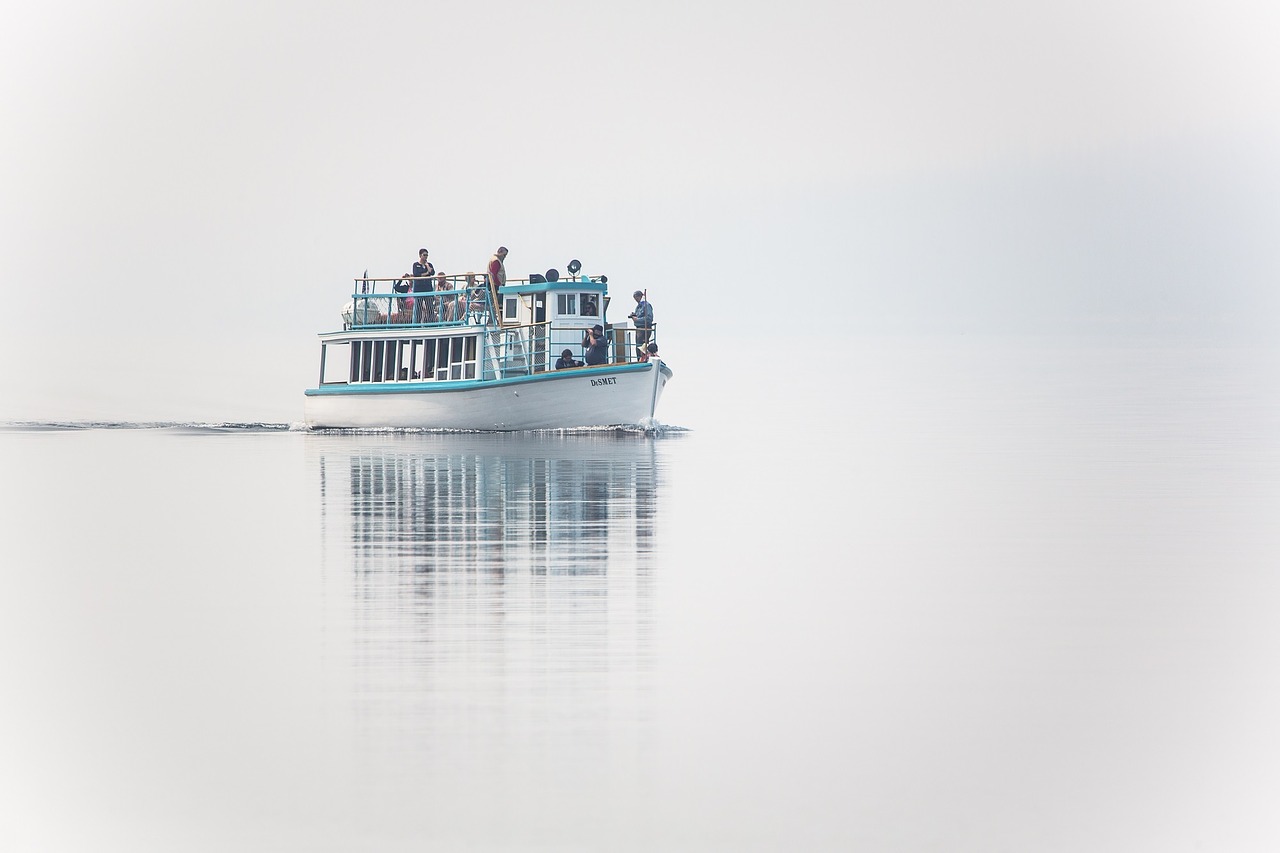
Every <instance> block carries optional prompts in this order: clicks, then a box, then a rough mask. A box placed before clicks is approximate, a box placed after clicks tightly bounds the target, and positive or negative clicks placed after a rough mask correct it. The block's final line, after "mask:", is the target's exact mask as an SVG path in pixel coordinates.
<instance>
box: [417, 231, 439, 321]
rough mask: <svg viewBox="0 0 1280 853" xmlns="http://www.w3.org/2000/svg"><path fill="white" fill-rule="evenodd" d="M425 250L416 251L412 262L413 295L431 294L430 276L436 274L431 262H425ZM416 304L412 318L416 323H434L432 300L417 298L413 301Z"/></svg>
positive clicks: (434, 315) (433, 301) (434, 307)
mask: <svg viewBox="0 0 1280 853" xmlns="http://www.w3.org/2000/svg"><path fill="white" fill-rule="evenodd" d="M427 254H428V252H427V250H426V249H419V250H418V260H416V261H414V262H413V292H414V293H423V294H425V293H430V292H431V276H433V275H435V274H436V268H435V267H433V266H432V265H431V261H429V260H427ZM414 302H415V303H417V304H416V305H415V306H414V307H415V309H416V313H417V316H416V317H415V318H414V321H415V322H418V323H434V322H435V321H436V306H435V300H434V299H428V298H424V297H422V296H419V297H417V298H416V299H415V300H414Z"/></svg>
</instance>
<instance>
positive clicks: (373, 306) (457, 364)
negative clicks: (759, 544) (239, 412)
mask: <svg viewBox="0 0 1280 853" xmlns="http://www.w3.org/2000/svg"><path fill="white" fill-rule="evenodd" d="M567 269H568V271H569V272H568V274H567V275H566V276H564V277H561V275H560V273H559V271H558V270H555V269H550V270H547V272H546V273H545V274H542V273H535V274H531V275H530V276H529V277H528V278H523V279H509V280H507V281H506V282H505V284H502V285H501V286H497V287H495V286H494V283H493V282H492V281H490V278H489V276H488V275H487V274H485V273H463V274H460V275H443V274H440V275H436V276H433V277H431V280H430V283H429V286H430V287H431V289H430V290H428V291H426V292H402V291H403V290H404V289H405V288H406V287H407V282H409V281H415V283H416V286H417V287H418V289H421V288H422V286H423V285H424V282H423V281H422V280H420V279H419V280H412V279H410V278H409V277H408V276H401V277H399V278H369V277H368V274H367V273H366V274H365V275H364V276H362V277H360V278H356V279H355V280H354V287H353V288H352V293H351V296H350V299H349V301H348V302H347V303H346V304H345V305H344V306H343V308H342V310H341V312H340V314H341V318H342V328H341V329H338V330H335V331H331V332H323V333H321V334H320V336H319V337H320V371H319V380H318V384H317V385H316V386H315V387H314V388H308V389H306V392H305V395H306V397H305V414H304V420H305V424H306V426H307V428H308V429H312V430H323V429H439V430H500V431H514V430H538V429H576V428H586V427H619V426H639V427H651V426H653V425H654V424H655V423H656V421H655V417H656V412H657V406H658V400H659V399H660V398H661V396H662V390H663V388H664V387H665V386H666V384H667V382H668V381H669V380H670V379H671V377H672V371H671V368H670V367H669V366H668V365H667V364H666V363H665V362H664V361H663V360H662V359H661V358H659V357H658V356H656V355H654V356H652V357H649V358H648V359H647V360H646V359H645V355H646V354H645V353H642V351H641V346H640V345H641V344H642V343H643V342H644V341H645V336H646V335H648V337H649V342H654V343H656V341H657V327H656V325H655V326H654V327H653V328H651V329H648V330H643V329H636V328H635V326H634V325H632V324H629V323H625V322H624V323H619V324H613V323H610V322H609V321H608V318H607V312H608V308H609V300H610V297H609V294H608V282H609V278H608V276H605V275H598V276H589V275H585V274H582V273H581V269H582V265H581V263H580V262H579V261H577V260H576V259H575V260H573V261H570V262H569V264H568V266H567ZM596 326H599V327H602V328H603V330H604V339H605V343H606V358H605V363H603V364H599V365H594V366H582V367H567V368H564V369H560V370H557V369H555V364H556V361H557V359H559V358H560V356H561V353H562V352H563V351H564V350H566V349H567V350H570V351H571V353H572V354H573V358H574V359H575V360H577V361H582V360H583V355H584V347H583V337H584V334H585V333H586V331H587V330H589V329H592V328H593V327H596Z"/></svg>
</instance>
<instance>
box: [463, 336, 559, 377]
mask: <svg viewBox="0 0 1280 853" xmlns="http://www.w3.org/2000/svg"><path fill="white" fill-rule="evenodd" d="M550 341H551V324H550V323H548V322H543V323H533V324H531V325H527V326H501V327H495V328H493V329H490V330H489V331H488V333H487V334H486V335H485V344H484V366H483V367H482V368H481V371H480V378H481V379H505V378H508V377H511V376H528V375H530V374H533V373H543V372H545V371H547V370H548V369H549V367H550V362H549V359H548V355H549V353H550V349H549V347H550Z"/></svg>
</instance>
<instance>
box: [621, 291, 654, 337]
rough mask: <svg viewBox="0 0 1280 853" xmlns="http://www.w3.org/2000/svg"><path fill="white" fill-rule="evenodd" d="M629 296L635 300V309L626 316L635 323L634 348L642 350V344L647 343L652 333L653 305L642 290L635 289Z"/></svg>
mask: <svg viewBox="0 0 1280 853" xmlns="http://www.w3.org/2000/svg"><path fill="white" fill-rule="evenodd" d="M631 296H632V297H633V298H634V299H635V300H636V310H634V311H632V312H631V313H630V314H628V315H627V316H628V317H630V318H631V319H632V320H634V321H635V324H636V349H637V350H639V351H640V352H644V345H645V344H647V343H649V337H650V336H651V335H652V334H653V306H652V305H650V304H649V301H648V300H647V299H645V298H644V297H645V293H644V291H643V290H637V291H636V292H635V293H633V294H631Z"/></svg>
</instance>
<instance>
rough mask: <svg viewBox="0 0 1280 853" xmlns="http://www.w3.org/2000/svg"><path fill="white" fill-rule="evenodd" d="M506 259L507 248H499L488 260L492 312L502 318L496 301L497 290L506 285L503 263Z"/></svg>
mask: <svg viewBox="0 0 1280 853" xmlns="http://www.w3.org/2000/svg"><path fill="white" fill-rule="evenodd" d="M506 259H507V247H506V246H499V247H498V251H496V252H494V253H493V257H492V258H490V259H489V290H490V292H491V293H492V294H493V312H494V314H496V315H497V316H498V317H501V316H502V303H500V302H499V301H498V288H499V287H502V286H503V285H504V284H506V283H507V267H506V264H504V263H503V261H505V260H506Z"/></svg>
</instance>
